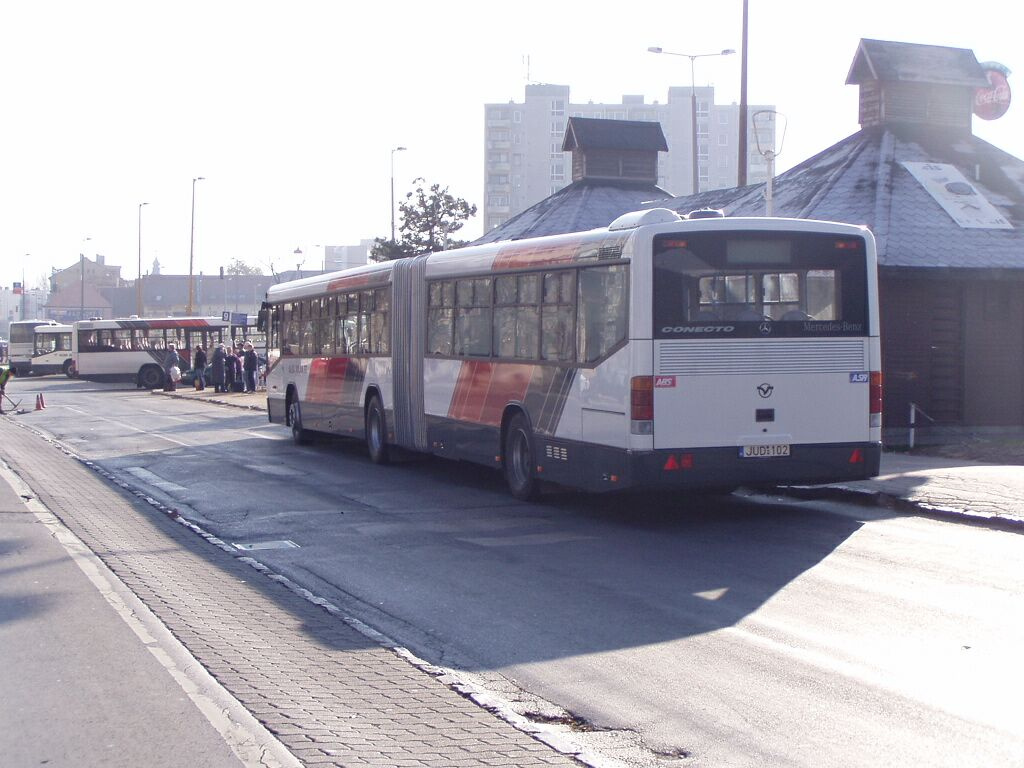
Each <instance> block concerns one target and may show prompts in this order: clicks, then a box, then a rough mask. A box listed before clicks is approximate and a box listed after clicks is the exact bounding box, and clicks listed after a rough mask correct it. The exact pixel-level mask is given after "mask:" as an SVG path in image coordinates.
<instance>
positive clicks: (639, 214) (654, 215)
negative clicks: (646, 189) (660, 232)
mask: <svg viewBox="0 0 1024 768" xmlns="http://www.w3.org/2000/svg"><path fill="white" fill-rule="evenodd" d="M673 221H682V218H681V217H680V216H679V214H678V213H676V212H675V211H670V210H669V209H668V208H650V209H648V210H646V211H632V212H631V213H624V214H622V215H621V216H619V218H617V219H616V220H615V221H613V222H612V223H611V224H609V225H608V229H609V230H610V231H612V232H615V231H618V230H621V229H636V228H637V227H643V226H645V225H647V224H668V223H669V222H673Z"/></svg>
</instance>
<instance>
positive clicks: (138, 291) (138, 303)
mask: <svg viewBox="0 0 1024 768" xmlns="http://www.w3.org/2000/svg"><path fill="white" fill-rule="evenodd" d="M144 205H149V203H139V276H138V277H137V278H135V314H136V315H138V316H139V317H142V206H144Z"/></svg>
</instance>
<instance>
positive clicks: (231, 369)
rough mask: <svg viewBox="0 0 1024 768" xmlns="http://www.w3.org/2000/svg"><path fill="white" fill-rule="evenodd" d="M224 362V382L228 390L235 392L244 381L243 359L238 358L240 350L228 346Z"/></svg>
mask: <svg viewBox="0 0 1024 768" xmlns="http://www.w3.org/2000/svg"><path fill="white" fill-rule="evenodd" d="M224 362H225V369H224V384H225V386H226V388H227V391H228V392H235V391H236V389H237V385H240V384H241V383H242V361H241V360H239V359H238V352H236V351H235V350H234V349H233V348H231V347H228V349H227V357H226V358H225V360H224Z"/></svg>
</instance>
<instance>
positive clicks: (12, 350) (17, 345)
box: [7, 320, 58, 376]
mask: <svg viewBox="0 0 1024 768" xmlns="http://www.w3.org/2000/svg"><path fill="white" fill-rule="evenodd" d="M57 324H58V323H57V321H56V320H15V321H13V322H12V323H11V329H10V336H11V340H10V343H9V345H8V350H7V353H8V360H9V362H10V365H11V370H12V371H14V375H15V376H28V375H29V373H30V371H31V370H32V358H33V357H34V356H35V352H36V337H35V330H36V328H39V327H41V326H54V325H57Z"/></svg>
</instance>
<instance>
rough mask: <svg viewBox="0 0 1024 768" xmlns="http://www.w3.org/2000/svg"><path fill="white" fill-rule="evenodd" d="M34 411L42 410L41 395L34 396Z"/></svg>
mask: <svg viewBox="0 0 1024 768" xmlns="http://www.w3.org/2000/svg"><path fill="white" fill-rule="evenodd" d="M36 410H37V411H41V410H43V396H42V395H36Z"/></svg>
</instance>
